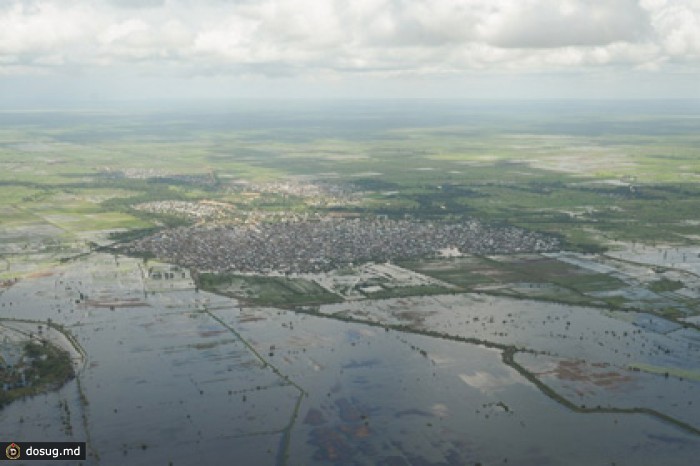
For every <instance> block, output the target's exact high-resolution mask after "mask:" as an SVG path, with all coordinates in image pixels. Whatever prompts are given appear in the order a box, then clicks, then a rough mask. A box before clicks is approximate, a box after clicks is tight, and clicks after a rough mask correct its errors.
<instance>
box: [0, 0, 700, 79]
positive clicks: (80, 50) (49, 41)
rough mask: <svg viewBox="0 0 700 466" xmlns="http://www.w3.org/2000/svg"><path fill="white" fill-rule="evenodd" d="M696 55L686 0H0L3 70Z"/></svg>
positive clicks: (288, 71) (475, 66)
mask: <svg viewBox="0 0 700 466" xmlns="http://www.w3.org/2000/svg"><path fill="white" fill-rule="evenodd" d="M699 62H700V2H699V1H698V0H675V1H671V0H597V1H595V0H441V1H437V2H436V1H431V0H355V1H352V2H348V1H340V0H324V1H318V0H260V1H249V0H239V1H223V0H198V1H195V0H148V1H141V0H138V1H137V0H102V1H99V0H85V1H81V0H55V1H49V0H34V1H11V0H10V1H8V0H0V73H4V74H8V73H15V74H16V73H27V72H28V71H31V70H32V69H34V70H36V71H38V72H46V71H47V70H52V72H56V73H60V72H63V71H71V72H74V71H75V70H79V71H80V72H84V73H89V72H90V71H91V70H95V69H100V70H104V69H110V68H115V69H120V70H126V71H131V72H134V73H143V72H146V73H151V74H158V73H167V74H168V75H171V74H173V73H175V74H180V75H182V76H192V75H196V74H202V75H211V74H221V75H226V74H232V75H238V74H245V75H247V74H251V73H252V74H261V75H268V76H280V75H284V76H290V75H298V76H305V77H313V78H318V77H319V76H325V77H328V76H333V75H337V76H349V75H357V74H358V73H365V74H367V75H372V76H381V75H385V76H398V75H412V76H429V75H435V76H438V75H455V74H460V73H472V72H480V71H491V72H494V71H495V72H515V71H517V72H550V71H556V70H562V71H567V70H579V71H585V70H591V69H605V68H610V67H623V68H628V69H637V70H649V71H654V70H656V71H659V70H664V69H668V67H672V66H679V65H682V66H685V67H688V66H690V67H697V66H698V63H699ZM164 64H167V65H168V66H163V65H164Z"/></svg>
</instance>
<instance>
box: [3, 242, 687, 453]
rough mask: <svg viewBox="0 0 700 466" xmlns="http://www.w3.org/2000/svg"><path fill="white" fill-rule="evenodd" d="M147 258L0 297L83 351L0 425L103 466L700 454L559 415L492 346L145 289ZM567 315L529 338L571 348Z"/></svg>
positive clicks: (83, 264)
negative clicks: (54, 387)
mask: <svg viewBox="0 0 700 466" xmlns="http://www.w3.org/2000/svg"><path fill="white" fill-rule="evenodd" d="M143 270H144V268H143V264H142V263H140V262H139V261H135V260H132V259H126V258H117V259H116V260H115V258H113V257H111V256H105V255H95V256H92V257H90V258H87V259H85V260H82V261H80V262H77V263H74V264H70V265H66V266H65V267H61V268H57V269H55V270H54V271H53V273H52V275H49V276H43V277H38V278H36V279H33V280H27V281H23V282H20V283H18V284H17V285H15V286H13V287H12V288H10V289H8V290H6V292H5V293H4V294H3V295H2V296H0V305H1V304H4V307H0V317H3V318H8V317H14V318H21V319H27V320H37V321H46V320H47V319H48V318H51V319H52V321H53V322H55V323H58V324H62V325H65V327H66V329H67V330H69V331H70V332H71V333H72V334H73V335H74V336H75V338H76V340H77V341H78V343H79V344H80V346H81V347H82V348H83V349H84V351H85V353H86V354H87V359H86V361H85V364H84V366H83V368H82V369H81V371H80V373H79V375H78V378H77V380H75V381H72V382H70V383H68V384H66V385H65V386H64V387H62V388H61V389H60V390H58V391H56V392H53V393H49V394H45V395H40V396H37V397H34V398H31V399H26V400H23V401H20V402H17V403H14V404H12V405H10V406H8V407H7V408H5V409H4V410H2V411H0V425H2V429H3V433H4V434H6V435H11V436H14V437H13V440H15V441H19V440H62V439H68V438H71V439H73V440H87V441H88V442H89V446H90V456H89V461H88V463H89V464H105V465H112V464H144V465H145V464H149V465H150V464H169V463H172V464H175V465H177V464H260V465H263V464H294V465H296V464H299V465H308V464H338V465H341V464H342V465H345V464H392V465H393V464H474V463H477V462H480V463H482V464H503V463H504V462H505V461H506V460H507V461H508V463H509V464H524V465H527V464H533V465H534V464H537V465H543V464H567V465H571V464H574V465H575V464H581V465H584V464H585V465H588V464H611V463H613V462H614V463H616V464H618V465H619V464H635V465H637V464H666V465H673V464H678V465H681V464H691V463H692V460H693V459H694V458H695V457H696V456H697V454H698V453H700V437H698V436H696V435H693V434H689V433H687V432H684V431H683V430H681V429H678V428H677V427H675V426H673V425H669V424H667V423H663V422H661V421H659V420H657V419H654V418H653V417H650V416H646V415H625V414H614V415H613V414H578V413H575V412H572V411H570V410H568V409H567V408H565V407H564V406H562V405H561V404H559V403H557V402H556V401H554V400H552V399H551V398H549V397H547V396H545V395H544V394H543V393H542V392H541V391H540V390H539V389H538V388H536V387H535V386H534V385H533V384H531V383H530V382H529V381H528V380H527V379H526V378H524V377H523V376H521V375H520V374H519V373H518V372H516V371H515V370H514V369H512V368H510V367H508V366H506V365H504V364H503V363H502V361H501V355H500V352H499V351H498V350H495V349H488V348H484V347H481V346H476V345H470V344H466V343H460V342H454V341H449V340H444V339H438V338H430V337H426V336H420V335H414V334H410V333H404V332H398V331H394V330H391V331H389V332H386V331H385V330H384V329H382V328H378V327H369V326H365V325H362V324H350V323H346V322H340V321H337V320H333V319H329V318H324V317H317V316H310V315H299V314H295V313H292V312H288V311H280V310H276V309H241V308H239V307H238V306H237V305H236V303H235V301H234V300H231V299H228V298H222V297H217V296H214V295H211V294H207V293H203V292H196V291H195V290H194V289H191V288H188V285H187V283H189V282H188V279H186V278H183V279H178V280H175V281H174V282H173V283H172V284H173V287H172V288H171V287H169V286H159V287H157V290H159V291H154V289H155V288H154V287H150V285H149V282H148V280H144V278H143V277H144V273H143ZM160 285H163V284H162V283H161V284H160ZM170 289H172V290H173V291H169V290H170ZM81 294H82V295H83V296H82V297H81ZM10 303H11V304H10ZM105 303H112V304H114V303H119V306H111V305H104V304H105ZM365 304H367V303H365ZM409 304H410V303H409ZM397 305H404V306H408V304H397ZM504 305H505V304H504ZM475 306H476V305H475ZM477 307H478V306H477ZM474 309H476V307H475V308H474ZM433 311H434V309H433ZM532 312H533V313H534V312H535V311H534V310H533V311H532ZM552 312H554V311H552ZM433 315H437V314H433ZM506 315H507V312H506ZM530 317H531V318H532V319H533V322H535V320H534V319H535V314H532V315H531V316H530ZM550 318H551V319H554V317H553V316H550ZM571 318H574V316H573V315H572V316H571ZM600 318H601V319H602V318H603V316H600ZM542 319H544V321H545V322H546V321H547V317H546V315H543V316H542ZM542 319H540V320H542ZM586 319H595V317H594V316H589V317H587V318H586ZM577 322H578V321H577ZM604 322H605V325H607V324H608V323H610V322H608V321H607V320H604ZM615 322H619V321H615ZM425 323H426V325H427V324H430V322H429V321H426V322H425ZM560 323H561V322H559V320H556V321H555V323H552V324H551V325H550V327H551V328H550V327H545V328H546V330H545V331H544V332H542V331H541V329H538V330H537V331H535V332H534V333H535V334H537V341H540V342H548V343H547V345H550V346H551V347H552V348H555V349H556V345H557V344H558V345H560V346H562V347H563V346H565V345H567V343H568V341H567V340H563V339H558V340H557V339H553V340H551V341H550V339H549V337H548V335H549V334H548V332H549V331H550V330H551V331H554V330H553V329H554V328H555V325H559V324H560ZM580 324H581V329H582V330H581V331H584V332H585V331H586V330H584V329H585V328H588V327H586V326H585V325H584V324H586V325H588V321H587V320H586V321H585V322H581V323H580ZM470 325H471V324H470ZM502 325H505V324H502ZM518 325H519V326H521V327H523V328H525V327H526V326H527V325H528V323H527V322H526V321H522V322H520V323H519V324H518ZM562 325H563V324H562ZM570 325H571V326H572V327H573V326H574V323H573V322H572V323H571V324H570ZM577 325H578V324H577ZM590 325H593V324H590ZM494 331H495V329H492V332H491V333H493V332H494ZM562 331H563V330H562ZM603 334H604V333H603ZM485 336H488V335H485ZM519 338H523V339H524V340H523V341H526V339H525V336H524V334H520V336H519ZM667 338H670V337H667ZM542 344H543V345H544V343H542ZM547 347H549V346H547ZM564 353H565V352H564V351H562V354H564ZM606 354H607V353H606ZM664 357H666V355H664ZM645 393H646V392H645ZM645 396H646V395H645ZM698 404H700V401H698ZM65 406H68V409H66V408H65Z"/></svg>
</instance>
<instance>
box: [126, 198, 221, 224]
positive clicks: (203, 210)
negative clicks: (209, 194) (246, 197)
mask: <svg viewBox="0 0 700 466" xmlns="http://www.w3.org/2000/svg"><path fill="white" fill-rule="evenodd" d="M132 207H133V208H134V209H136V210H140V211H143V212H150V213H153V214H167V215H176V216H179V217H188V218H193V219H196V220H223V219H227V218H229V217H230V216H231V215H232V213H233V211H234V210H235V207H234V206H233V205H231V204H226V203H223V202H216V201H199V202H191V201H152V202H143V203H141V204H136V205H134V206H132Z"/></svg>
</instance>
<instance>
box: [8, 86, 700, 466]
mask: <svg viewBox="0 0 700 466" xmlns="http://www.w3.org/2000/svg"><path fill="white" fill-rule="evenodd" d="M699 121H700V104H699V103H698V101H694V100H685V101H683V100H626V101H623V100H620V101H616V100H608V101H595V100H587V101H583V100H580V101H579V100H523V101H495V100H494V101H487V100H483V101H482V100H463V101H460V100H451V101H446V100H419V99H416V100H410V99H406V100H391V99H386V100H337V101H336V100H325V101H320V100H319V101H313V100H309V101H274V100H261V101H253V100H240V101H230V102H228V101H227V102H219V103H209V104H204V103H198V104H194V103H193V104H188V105H185V104H178V105H175V104H167V105H166V104H163V105H162V107H160V108H158V109H154V107H153V106H149V107H147V108H146V107H144V108H141V107H139V106H137V105H135V104H134V105H133V106H122V107H116V106H115V107H109V106H105V107H103V108H101V109H99V110H96V109H61V110H45V111H43V110H31V111H29V110H5V111H0V303H1V304H0V305H1V306H2V307H0V337H1V339H0V341H1V343H0V381H2V383H3V385H2V386H3V392H2V393H0V404H2V408H1V410H0V422H1V423H2V425H3V426H4V429H5V431H6V432H10V433H12V434H13V435H15V436H16V437H17V438H18V439H21V438H37V439H38V438H47V437H49V438H50V439H51V440H57V441H58V440H62V439H73V440H76V441H78V440H80V441H83V440H84V441H87V443H88V448H89V460H90V462H91V463H94V464H119V463H120V462H122V461H127V462H128V463H129V464H168V462H169V464H192V462H193V461H198V460H201V461H203V462H202V464H216V463H215V462H216V461H220V460H221V458H226V459H227V462H233V461H234V460H236V461H242V462H241V463H240V464H290V465H292V464H338V465H341V464H342V465H346V464H384V465H404V464H425V465H427V464H431V465H433V464H434V465H438V464H440V465H442V464H484V465H486V464H503V463H509V464H518V465H521V464H522V465H527V464H532V465H535V464H537V465H541V464H618V465H619V464H665V465H674V464H678V465H683V464H691V463H692V462H693V461H694V460H695V458H697V454H698V452H700V422H699V420H700V214H699V213H700V157H698V147H700V132H698V131H697V129H698V122H699ZM42 354H43V356H42ZM49 359H50V360H51V361H54V363H53V364H52V365H51V368H49V367H48V366H47V364H42V362H45V361H47V360H49Z"/></svg>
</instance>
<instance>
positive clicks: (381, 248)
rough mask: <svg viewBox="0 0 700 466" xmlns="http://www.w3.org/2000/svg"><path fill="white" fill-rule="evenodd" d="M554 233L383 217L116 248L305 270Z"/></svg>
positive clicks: (470, 249) (210, 229)
mask: <svg viewBox="0 0 700 466" xmlns="http://www.w3.org/2000/svg"><path fill="white" fill-rule="evenodd" d="M558 247H559V242H558V240H557V239H556V238H553V237H549V236H545V235H542V234H539V233H534V232H530V231H526V230H523V229H520V228H515V227H503V226H490V225H485V224H483V223H481V222H478V221H476V220H469V221H464V222H460V223H437V222H420V221H413V220H392V219H386V218H356V219H338V218H330V217H328V218H323V219H321V220H317V221H297V222H276V223H260V224H256V225H218V226H205V225H202V226H194V227H182V228H176V229H172V230H167V231H163V232H160V233H157V234H155V235H152V236H150V237H147V238H143V239H140V240H137V241H134V242H132V243H129V244H127V245H125V246H124V247H123V249H124V250H125V252H127V253H134V254H143V253H149V254H154V255H155V256H157V257H159V258H162V259H165V260H168V261H170V262H174V263H177V264H180V265H183V266H187V267H192V268H195V269H197V270H208V271H215V272H223V271H234V270H235V271H240V272H254V273H266V272H271V271H275V272H282V273H313V272H323V271H329V270H332V269H335V268H338V267H340V266H343V265H349V264H358V263H364V262H369V261H373V262H387V261H392V260H399V259H409V258H418V257H427V256H428V257H429V256H435V255H438V254H440V251H441V250H444V249H445V248H456V249H458V250H459V251H460V252H462V253H473V254H504V253H516V252H545V251H554V250H557V249H558Z"/></svg>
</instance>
